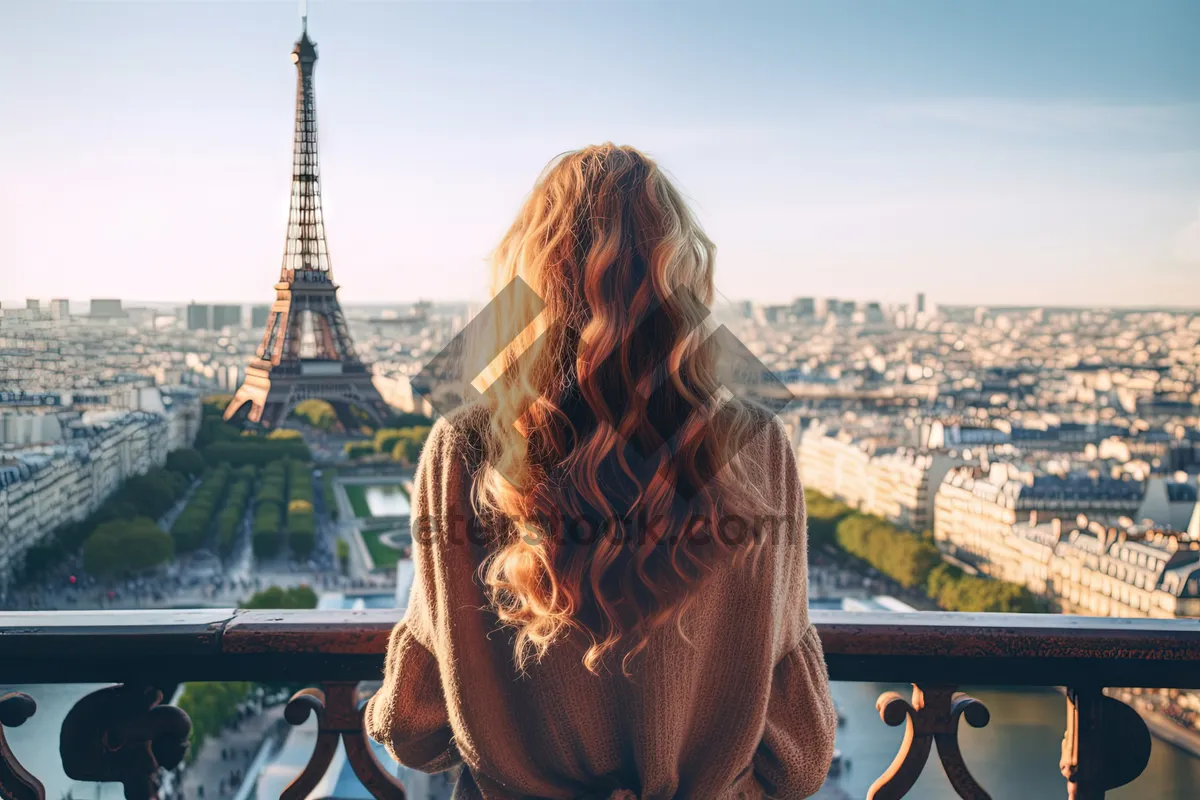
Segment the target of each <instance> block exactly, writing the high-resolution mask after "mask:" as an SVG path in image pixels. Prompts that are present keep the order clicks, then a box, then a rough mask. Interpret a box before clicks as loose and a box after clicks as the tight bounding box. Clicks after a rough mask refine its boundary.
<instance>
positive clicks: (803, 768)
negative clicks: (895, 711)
mask: <svg viewBox="0 0 1200 800" xmlns="http://www.w3.org/2000/svg"><path fill="white" fill-rule="evenodd" d="M776 448H777V452H776V453H773V454H772V458H771V459H770V463H771V464H772V465H774V466H776V467H777V468H778V469H779V473H778V474H779V475H780V476H781V480H782V484H783V485H782V491H781V493H780V496H781V500H782V507H781V511H782V513H783V515H784V521H785V522H787V523H791V524H785V525H784V526H783V528H784V530H783V531H782V532H781V535H780V536H779V537H778V538H777V540H776V542H777V546H778V547H779V548H780V550H779V551H778V554H777V557H778V558H780V559H783V560H784V563H785V564H786V568H785V569H783V570H781V574H782V575H783V576H785V577H784V578H783V580H784V582H785V584H786V585H785V586H784V587H781V589H782V594H783V608H782V613H783V616H784V624H783V631H782V636H781V637H780V641H781V644H782V652H781V655H780V657H779V660H778V661H777V663H776V665H775V671H774V674H773V676H772V680H771V690H770V691H771V694H770V700H769V701H768V706H767V720H766V727H765V728H764V730H763V737H762V741H761V742H760V744H759V746H758V751H757V752H756V753H755V756H754V772H755V774H756V776H757V777H758V780H759V782H760V783H761V784H762V786H763V788H764V790H765V791H766V793H767V795H768V796H769V797H776V798H787V800H792V798H802V797H809V796H811V795H813V794H816V792H817V791H818V790H819V789H820V788H821V784H823V783H824V782H825V777H826V775H827V774H828V772H829V763H830V761H832V759H833V744H834V735H835V733H836V731H837V712H836V710H835V709H834V707H833V697H832V695H831V694H830V691H829V673H828V670H827V669H826V667H825V655H824V652H823V651H822V649H821V640H820V638H818V636H817V632H816V629H814V628H813V626H812V624H811V623H810V622H809V619H808V542H807V539H808V536H807V531H806V530H805V511H804V492H803V490H802V489H801V487H800V478H799V473H798V470H797V468H796V459H795V455H794V454H793V453H792V450H791V446H790V443H789V442H788V441H787V438H786V437H783V436H780V437H779V439H778V443H777V444H776Z"/></svg>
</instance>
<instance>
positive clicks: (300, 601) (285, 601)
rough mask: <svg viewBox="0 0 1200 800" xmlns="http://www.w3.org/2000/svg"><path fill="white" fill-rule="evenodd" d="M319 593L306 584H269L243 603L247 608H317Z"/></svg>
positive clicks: (243, 606)
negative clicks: (282, 586) (281, 585)
mask: <svg viewBox="0 0 1200 800" xmlns="http://www.w3.org/2000/svg"><path fill="white" fill-rule="evenodd" d="M316 607H317V593H316V592H314V591H313V590H312V589H311V588H310V587H308V586H307V585H305V584H301V585H299V586H293V587H291V588H288V589H282V588H280V587H278V586H268V587H267V588H266V589H263V590H262V591H261V592H255V593H254V594H253V595H252V596H251V597H250V599H249V600H246V601H245V602H244V603H242V608H247V609H282V608H316Z"/></svg>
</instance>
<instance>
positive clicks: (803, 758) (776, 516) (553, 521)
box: [369, 145, 835, 798]
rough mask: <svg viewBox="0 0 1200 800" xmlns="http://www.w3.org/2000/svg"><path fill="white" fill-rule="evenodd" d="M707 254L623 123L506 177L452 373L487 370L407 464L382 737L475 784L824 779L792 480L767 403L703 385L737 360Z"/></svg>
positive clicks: (700, 790)
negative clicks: (476, 301)
mask: <svg viewBox="0 0 1200 800" xmlns="http://www.w3.org/2000/svg"><path fill="white" fill-rule="evenodd" d="M714 254H715V248H714V247H713V244H712V242H710V241H709V240H708V238H707V237H706V236H705V235H704V233H703V231H702V230H701V229H700V226H699V225H698V224H697V223H696V221H695V219H694V217H693V216H692V214H691V212H690V210H689V209H688V208H687V205H686V203H684V201H683V199H682V196H681V195H680V193H679V192H678V190H676V189H675V188H674V186H672V185H671V183H670V181H669V180H667V178H666V177H665V175H664V174H663V173H662V171H661V170H659V169H658V167H657V165H656V164H654V162H653V161H651V160H650V159H648V158H646V157H645V156H644V155H642V154H641V153H639V152H637V151H636V150H633V149H632V148H626V147H614V146H612V145H602V146H598V147H591V148H586V149H584V150H581V151H578V152H575V153H569V154H566V155H564V156H563V157H561V158H560V159H558V160H556V161H555V162H553V163H552V165H551V166H550V167H549V168H548V169H547V171H546V172H545V173H544V174H543V176H542V177H541V179H540V180H539V181H538V183H537V185H536V186H535V188H534V191H533V193H532V194H531V195H530V196H529V198H528V199H527V200H526V202H525V204H524V206H523V208H522V210H521V213H520V214H519V215H518V218H517V221H516V222H515V223H514V224H513V226H512V228H511V229H510V230H509V232H508V234H507V235H506V236H505V238H504V240H503V242H502V243H501V245H500V247H499V248H498V249H497V251H496V254H495V256H494V263H493V291H494V294H495V297H494V299H493V301H492V303H491V305H490V306H489V311H488V313H487V314H485V315H482V316H483V319H485V320H486V319H487V318H489V317H490V319H491V323H490V325H489V323H486V322H480V323H479V324H475V323H473V325H472V328H473V329H475V330H476V332H478V330H479V329H484V330H487V329H488V328H489V327H490V328H491V329H492V331H491V334H492V336H493V339H494V341H492V342H481V343H479V344H480V345H481V349H480V350H479V351H478V354H485V355H484V357H483V358H477V357H475V355H471V356H468V357H465V358H461V357H460V358H459V361H460V362H461V363H460V364H459V371H460V372H461V373H462V374H461V375H459V376H457V377H458V379H459V380H458V381H457V382H456V385H455V389H454V391H452V392H450V393H449V394H450V395H451V396H452V397H456V398H459V399H461V398H463V397H465V396H468V395H470V394H472V393H478V392H482V394H479V395H478V400H477V401H476V402H473V403H471V404H470V405H468V406H467V407H466V408H465V409H462V410H460V411H458V412H456V413H453V414H451V415H450V416H449V417H448V418H444V419H442V420H440V421H439V422H438V424H437V425H436V426H435V428H434V430H433V432H432V433H431V436H430V440H429V443H428V444H427V446H426V449H425V451H424V452H423V453H422V456H421V462H420V466H419V469H418V478H417V484H418V486H417V493H416V496H415V497H414V518H413V533H414V560H415V562H416V567H417V577H416V580H415V581H414V585H413V589H412V596H411V598H410V604H409V609H408V613H407V614H406V616H405V619H404V621H403V622H402V623H401V624H400V625H399V626H398V627H397V629H396V631H395V633H394V635H393V640H392V645H391V648H390V650H389V655H388V668H387V675H386V681H385V684H384V687H383V689H382V690H381V692H380V694H379V695H378V696H377V697H376V698H375V699H374V700H373V701H372V704H371V709H370V714H369V717H370V721H371V722H370V724H371V731H372V734H373V735H375V736H376V737H377V738H379V739H380V740H381V741H384V742H385V743H387V744H389V745H390V746H391V747H392V749H393V751H394V753H395V754H396V756H397V757H398V758H399V759H400V760H401V761H402V762H404V763H406V764H409V765H410V766H416V767H419V768H425V769H444V768H447V767H449V766H451V765H453V764H454V763H457V761H459V760H461V761H463V762H464V763H465V765H466V769H465V770H464V773H463V777H462V778H461V780H460V786H462V787H463V791H464V792H465V793H467V795H468V796H470V794H471V793H472V792H473V793H474V794H475V795H477V796H478V795H482V796H484V797H489V798H491V797H497V798H508V797H554V798H559V797H561V798H573V797H588V796H591V795H595V794H600V795H602V796H607V794H608V793H611V792H613V791H619V790H620V791H630V792H634V793H635V794H638V795H641V796H643V797H662V798H670V797H680V798H687V797H697V798H699V797H704V798H709V797H743V796H747V797H748V796H754V795H756V794H760V793H761V792H762V791H764V790H765V791H767V792H768V793H770V794H774V795H779V796H784V797H802V796H806V795H807V794H809V793H810V792H812V791H815V790H816V788H817V787H818V786H819V785H820V783H821V781H822V780H823V778H824V775H825V770H826V768H827V766H828V763H829V759H830V758H831V756H832V746H833V730H834V722H835V721H834V713H833V710H832V701H831V699H830V696H829V688H828V685H827V679H826V675H825V668H824V664H823V662H822V656H821V648H820V642H819V641H818V640H817V638H816V636H815V634H814V633H813V631H812V629H811V627H810V626H809V625H808V616H807V607H806V606H807V602H806V592H805V581H806V552H805V550H806V549H805V540H804V510H803V494H802V492H801V490H800V487H799V482H798V477H797V473H796V465H795V461H794V458H793V456H792V453H791V450H790V446H789V443H788V441H787V439H786V437H785V436H784V434H783V431H782V429H781V427H780V426H779V425H778V423H777V422H776V421H775V420H774V419H773V417H772V416H771V414H770V413H768V412H767V411H765V410H763V409H762V408H760V407H758V406H756V405H755V404H754V403H752V402H749V401H748V400H746V399H745V398H744V397H743V392H740V391H738V392H734V393H733V396H732V397H729V396H727V395H728V392H727V391H723V390H728V389H729V388H730V385H731V383H732V382H733V381H735V380H736V379H737V375H738V369H739V368H741V369H742V370H743V372H745V371H746V370H745V367H746V364H745V363H744V362H745V360H746V359H744V358H740V356H741V355H742V354H741V353H740V351H741V350H744V348H741V347H740V345H738V343H737V342H736V340H734V341H733V342H730V340H731V339H732V335H731V334H729V332H728V331H727V330H724V329H722V328H717V329H716V330H713V327H712V326H711V324H710V322H709V320H710V318H711V316H710V314H709V305H710V304H711V303H712V300H713V297H714V291H715V290H714V287H713V264H714ZM530 320H533V322H532V323H530ZM731 344H732V347H731V346H730V345H731ZM452 349H453V348H452ZM730 351H732V352H730ZM453 352H455V353H458V352H459V351H457V350H454V351H453ZM464 352H466V351H464ZM495 352H499V353H500V354H501V355H500V356H498V357H495V358H493V355H492V354H494V353H495ZM460 356H461V353H460ZM442 361H445V360H444V359H442V357H441V356H439V371H440V372H442V373H444V372H447V371H453V365H451V364H449V363H441V362H442ZM468 364H470V365H471V366H466V365H468ZM749 366H750V369H749V370H748V372H749V373H750V375H752V376H754V375H757V376H758V377H759V378H760V379H761V376H762V374H763V372H764V371H765V368H762V367H761V365H758V367H759V368H758V369H755V368H754V366H755V365H754V363H753V359H751V364H750V365H749ZM447 367H450V369H449V370H448V369H447ZM481 370H482V372H481ZM478 381H482V385H477V382H478Z"/></svg>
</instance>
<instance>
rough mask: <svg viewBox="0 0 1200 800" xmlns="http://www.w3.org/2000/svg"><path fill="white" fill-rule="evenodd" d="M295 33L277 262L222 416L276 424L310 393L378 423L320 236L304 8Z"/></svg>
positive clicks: (356, 422) (348, 420) (313, 53)
mask: <svg viewBox="0 0 1200 800" xmlns="http://www.w3.org/2000/svg"><path fill="white" fill-rule="evenodd" d="M302 20H303V22H302V29H301V33H300V39H299V40H298V41H297V42H296V46H295V48H294V49H293V50H292V63H294V64H295V65H296V135H295V141H294V143H293V149H292V199H291V208H290V211H289V212H288V230H287V242H286V244H285V245H284V250H283V267H282V269H281V270H280V275H279V282H278V283H277V284H275V304H274V305H272V306H271V313H270V316H269V317H268V318H267V329H266V332H265V333H264V334H263V339H262V344H260V345H259V347H258V351H257V353H256V355H255V357H254V358H253V359H251V360H250V365H249V366H248V367H247V368H246V379H245V380H244V381H243V382H242V385H241V386H240V387H239V388H238V391H237V394H236V395H235V396H234V398H233V401H232V402H231V403H230V404H229V407H228V408H227V409H226V410H225V418H226V419H232V418H234V417H238V418H239V419H241V418H247V419H249V421H250V422H253V423H259V424H262V425H264V426H266V427H277V426H278V425H280V424H282V422H283V421H284V420H285V419H286V418H287V415H288V413H290V412H291V410H292V408H293V407H295V405H296V404H297V403H299V402H300V401H302V400H307V399H310V398H315V399H321V400H327V401H328V402H329V403H331V404H332V405H333V408H334V410H335V411H336V412H337V414H338V418H339V419H341V420H342V422H343V424H344V425H345V426H346V428H347V430H351V429H356V428H358V427H359V426H361V424H362V423H361V421H360V418H359V417H357V416H355V415H354V414H353V413H352V412H351V409H352V408H357V409H358V410H359V411H360V412H361V413H363V414H365V415H366V416H367V417H368V418H370V419H371V420H372V421H374V422H375V423H376V424H381V423H382V422H384V421H385V420H387V419H388V417H389V416H390V412H389V410H388V407H387V405H386V404H385V403H384V402H383V398H382V397H381V396H380V395H379V391H378V390H377V389H376V388H375V386H374V384H373V383H372V381H371V372H370V370H369V369H368V368H367V367H366V365H364V364H363V363H362V362H361V361H359V360H358V357H357V356H356V355H355V353H354V343H353V341H351V339H350V331H349V329H348V328H347V326H346V319H345V316H344V315H343V314H342V307H341V305H340V304H339V303H338V299H337V289H338V287H337V285H336V284H334V282H333V270H332V267H331V266H330V262H329V246H328V245H327V244H326V242H325V217H324V213H323V211H322V209H321V169H320V161H319V159H318V156H317V106H316V101H315V99H314V97H313V67H314V66H315V65H316V63H317V46H316V45H315V44H314V43H313V41H312V39H310V38H309V37H308V9H307V4H306V5H305V8H304V14H303V17H302Z"/></svg>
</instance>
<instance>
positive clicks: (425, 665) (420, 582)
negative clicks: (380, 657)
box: [365, 420, 470, 772]
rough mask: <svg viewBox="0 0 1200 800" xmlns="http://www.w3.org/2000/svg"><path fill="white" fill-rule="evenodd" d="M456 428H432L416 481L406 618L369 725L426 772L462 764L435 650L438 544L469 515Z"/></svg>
mask: <svg viewBox="0 0 1200 800" xmlns="http://www.w3.org/2000/svg"><path fill="white" fill-rule="evenodd" d="M461 461H462V453H461V451H460V450H459V449H458V448H457V447H456V436H455V433H454V431H453V430H452V429H451V428H450V426H449V425H448V424H447V423H446V422H445V420H439V421H438V423H437V424H436V425H435V426H434V429H433V430H432V431H431V432H430V435H429V439H428V441H427V442H426V444H425V452H423V453H422V454H421V460H420V465H419V466H418V468H417V475H416V479H415V480H414V482H413V504H412V534H413V548H412V549H413V567H414V576H413V584H412V589H411V591H410V592H409V600H408V609H407V610H406V611H405V614H404V619H403V620H401V621H400V623H399V624H398V625H397V626H396V628H395V629H394V630H393V631H392V634H391V638H390V640H389V642H388V651H387V661H386V664H385V666H384V680H383V686H382V687H381V688H380V689H379V691H378V692H377V693H376V694H375V696H374V697H372V698H371V701H370V702H369V703H368V705H367V709H366V714H365V724H366V729H367V733H368V734H370V736H371V738H372V739H375V740H376V741H378V742H381V743H382V744H384V745H385V746H386V747H387V749H388V752H389V753H390V754H391V756H392V758H394V759H396V761H398V762H399V763H401V764H404V765H405V766H407V767H412V768H413V769H419V770H421V771H423V772H440V771H442V770H446V769H450V768H451V767H453V766H455V765H456V764H458V763H460V762H461V761H462V758H461V755H460V754H459V752H458V748H457V747H456V746H455V744H454V737H453V733H452V731H451V727H450V717H449V712H448V709H447V705H446V695H445V689H444V686H443V676H442V674H441V669H440V667H439V665H438V659H437V656H436V655H435V653H437V652H438V650H439V642H440V641H441V636H440V634H439V631H438V621H439V620H442V619H444V614H443V611H444V609H443V608H442V606H443V605H444V602H442V601H440V600H439V595H440V594H441V592H440V591H439V588H438V587H439V586H441V580H440V578H439V570H440V568H441V563H440V562H441V558H440V553H439V551H438V543H439V542H440V541H443V540H444V539H445V536H446V534H447V530H446V528H447V527H448V526H449V525H451V524H454V521H455V520H462V519H463V514H465V513H468V512H469V508H470V507H469V505H467V506H466V508H465V509H463V508H459V506H460V505H461V504H462V503H463V502H464V500H465V491H464V485H463V483H464V473H465V471H466V469H465V465H462V464H460V462H461Z"/></svg>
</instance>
